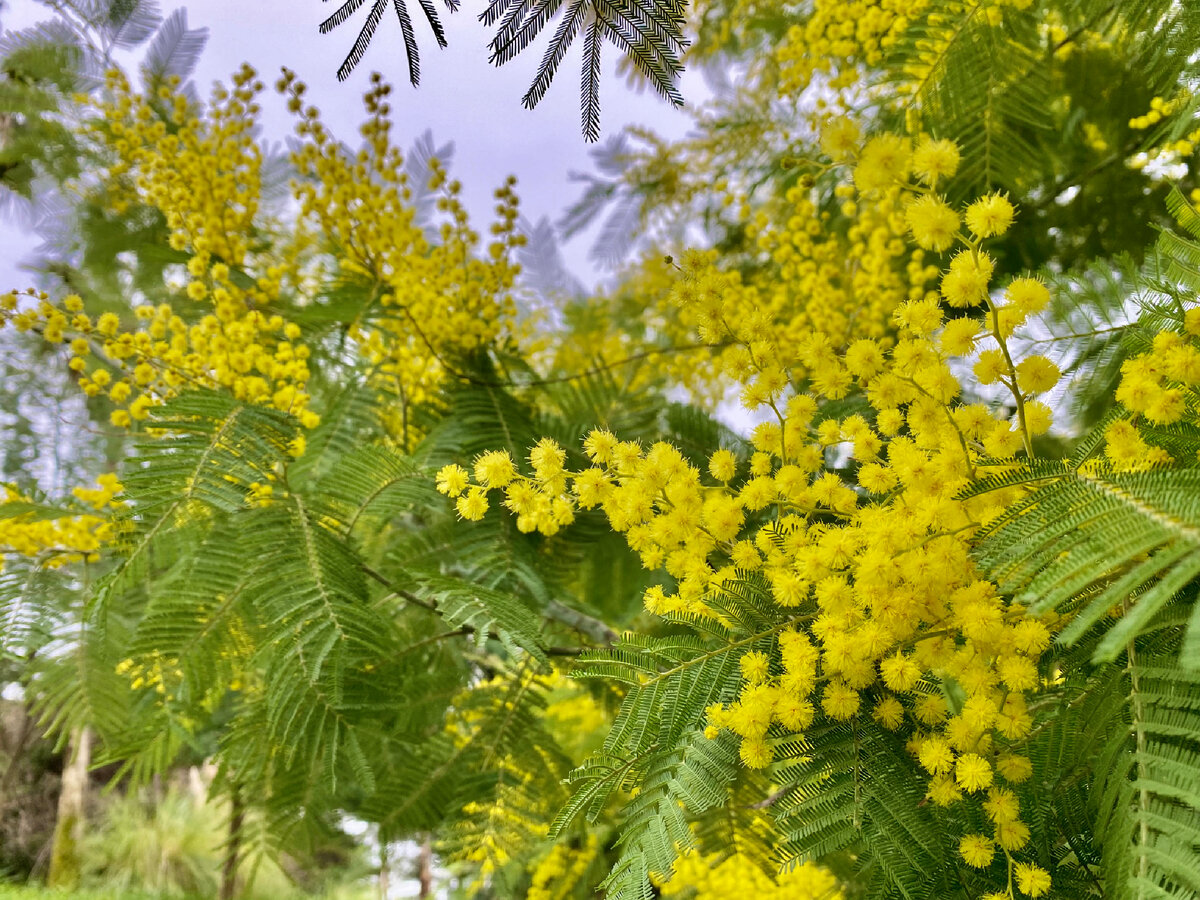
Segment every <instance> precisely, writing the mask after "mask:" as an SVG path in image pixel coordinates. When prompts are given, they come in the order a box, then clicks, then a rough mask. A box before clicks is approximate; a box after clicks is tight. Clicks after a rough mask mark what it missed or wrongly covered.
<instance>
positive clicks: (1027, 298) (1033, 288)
mask: <svg viewBox="0 0 1200 900" xmlns="http://www.w3.org/2000/svg"><path fill="white" fill-rule="evenodd" d="M1004 294H1005V296H1006V297H1007V298H1008V302H1009V303H1010V304H1012V305H1013V306H1015V307H1017V308H1018V309H1020V310H1021V311H1022V312H1024V313H1026V314H1027V315H1031V316H1033V315H1037V314H1038V313H1040V312H1041V311H1042V310H1044V309H1045V308H1046V307H1047V306H1049V305H1050V291H1049V290H1047V288H1046V285H1044V284H1042V282H1040V281H1038V280H1037V279H1036V278H1014V279H1013V280H1012V281H1011V282H1010V283H1009V285H1008V287H1007V288H1005V289H1004Z"/></svg>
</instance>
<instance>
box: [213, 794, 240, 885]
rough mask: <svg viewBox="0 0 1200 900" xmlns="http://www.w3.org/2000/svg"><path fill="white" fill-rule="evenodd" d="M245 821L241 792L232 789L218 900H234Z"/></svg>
mask: <svg viewBox="0 0 1200 900" xmlns="http://www.w3.org/2000/svg"><path fill="white" fill-rule="evenodd" d="M245 820H246V806H245V804H244V803H243V802H242V792H241V791H239V790H238V789H237V788H236V787H234V788H233V790H232V792H231V793H230V797H229V840H228V842H227V843H226V844H225V861H224V863H222V865H221V893H220V894H219V895H218V896H219V897H220V900H234V898H235V897H236V896H237V870H238V857H239V856H241V852H242V825H243V824H244V822H245Z"/></svg>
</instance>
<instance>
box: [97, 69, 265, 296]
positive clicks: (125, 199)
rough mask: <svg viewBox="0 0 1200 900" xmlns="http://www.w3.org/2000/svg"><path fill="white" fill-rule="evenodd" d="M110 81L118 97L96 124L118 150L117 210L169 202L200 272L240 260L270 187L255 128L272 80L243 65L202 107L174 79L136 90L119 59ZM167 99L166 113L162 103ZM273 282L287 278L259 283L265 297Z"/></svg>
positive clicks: (104, 106) (113, 187) (110, 185)
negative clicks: (260, 99) (260, 98)
mask: <svg viewBox="0 0 1200 900" xmlns="http://www.w3.org/2000/svg"><path fill="white" fill-rule="evenodd" d="M173 84H174V85H178V79H175V80H174V81H173ZM106 87H107V92H106V94H107V97H108V99H106V100H104V101H102V102H100V104H99V105H98V107H97V109H96V113H97V115H96V117H95V119H94V120H93V124H92V129H93V131H94V132H95V133H96V134H97V135H98V136H99V137H100V139H101V140H102V141H103V142H104V143H105V144H106V145H107V146H109V147H110V148H111V149H112V150H113V151H115V152H116V155H117V162H116V163H114V164H113V165H112V166H110V167H109V170H108V172H107V173H106V176H107V177H106V179H105V183H106V188H107V190H108V191H109V202H110V203H112V204H114V207H115V210H116V211H117V212H121V211H123V209H124V208H126V205H132V204H142V205H145V206H150V207H153V208H154V209H157V210H159V211H160V212H161V213H162V215H163V217H164V218H165V220H166V223H167V227H168V228H169V229H170V232H171V238H170V243H171V247H172V248H173V249H175V250H180V251H182V250H187V251H190V252H191V253H194V254H195V255H196V256H197V257H198V258H199V259H200V263H198V264H197V265H196V266H195V268H197V269H199V270H200V272H199V273H198V276H197V277H199V276H200V275H203V274H205V269H206V268H207V265H208V263H209V262H210V260H211V261H215V262H220V263H223V264H224V265H226V266H229V267H233V268H235V269H236V268H238V267H241V266H243V265H245V264H246V263H247V261H248V258H249V256H250V242H251V239H252V237H253V228H254V225H255V218H256V213H257V212H258V206H259V202H260V197H261V191H262V184H261V169H262V152H261V150H260V149H259V146H258V143H257V141H256V139H255V135H254V131H255V128H256V125H257V121H258V114H259V105H258V103H257V100H256V97H257V95H258V94H259V93H260V92H261V91H262V90H263V84H262V82H261V81H259V80H258V78H257V73H256V72H255V71H254V69H252V68H251V67H250V66H248V65H243V66H242V67H241V69H240V70H239V71H238V72H237V73H235V74H234V76H233V87H232V89H228V88H226V87H223V86H221V85H218V86H216V87H215V88H214V90H213V95H212V99H211V101H210V102H209V104H208V106H207V108H206V109H203V110H201V111H196V110H193V109H191V108H190V106H191V104H190V103H189V101H188V98H187V97H186V95H184V94H182V93H178V92H176V91H174V90H173V89H172V87H171V86H167V85H164V86H163V87H161V88H159V90H158V92H157V93H156V94H155V95H152V96H147V95H145V94H137V93H134V92H133V90H132V89H131V87H130V84H129V81H128V79H127V78H126V77H125V75H124V73H122V72H121V71H120V70H119V69H113V70H111V71H109V73H108V75H107V79H106ZM164 107H165V108H166V110H167V114H166V115H165V116H164V115H162V114H161V113H160V112H159V111H160V110H161V109H163V108H164ZM194 274H195V273H194ZM266 280H268V281H269V280H270V279H269V277H268V278H267V279H266ZM200 283H201V284H203V283H204V282H203V281H201V282H200ZM272 288H276V289H277V285H270V284H268V285H263V286H256V287H254V288H251V290H250V292H249V293H250V294H251V295H252V297H253V299H254V300H255V301H257V302H259V303H264V302H266V301H267V300H268V299H270V298H271V296H272V295H273V293H274V291H273V290H272ZM194 293H196V294H199V293H200V291H199V289H194ZM192 299H194V300H201V299H203V295H201V296H193V297H192ZM228 302H234V303H236V302H237V301H236V299H231V301H228Z"/></svg>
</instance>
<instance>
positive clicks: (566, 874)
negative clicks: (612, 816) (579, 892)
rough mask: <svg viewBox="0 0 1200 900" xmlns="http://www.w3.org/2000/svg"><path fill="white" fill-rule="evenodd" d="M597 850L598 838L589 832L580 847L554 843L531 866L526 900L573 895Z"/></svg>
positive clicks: (598, 847)
mask: <svg viewBox="0 0 1200 900" xmlns="http://www.w3.org/2000/svg"><path fill="white" fill-rule="evenodd" d="M599 851H600V838H599V837H598V836H597V835H596V833H595V832H594V831H589V832H588V834H587V837H586V838H585V842H584V845H583V846H582V847H572V846H570V845H569V844H565V843H564V844H555V845H554V846H553V847H552V848H551V849H550V852H549V853H547V854H546V855H545V856H544V857H542V859H541V860H540V861H539V862H538V864H537V865H536V866H535V867H534V869H533V878H532V880H531V883H530V885H529V892H528V893H527V894H526V895H525V898H526V900H562V898H566V897H573V896H575V889H576V887H577V886H578V885H579V884H580V883H582V882H583V880H584V878H585V877H586V874H587V870H588V868H589V867H590V866H591V865H592V862H593V861H594V860H595V859H596V855H597V854H598V853H599Z"/></svg>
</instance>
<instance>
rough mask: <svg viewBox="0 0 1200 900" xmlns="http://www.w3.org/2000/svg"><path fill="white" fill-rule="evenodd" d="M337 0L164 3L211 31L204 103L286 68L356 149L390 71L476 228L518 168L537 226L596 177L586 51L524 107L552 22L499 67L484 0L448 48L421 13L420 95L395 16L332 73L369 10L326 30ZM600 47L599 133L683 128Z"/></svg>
mask: <svg viewBox="0 0 1200 900" xmlns="http://www.w3.org/2000/svg"><path fill="white" fill-rule="evenodd" d="M338 2H339V0H329V2H320V0H191V2H188V3H178V2H175V0H162V6H163V11H164V12H170V11H171V10H172V9H175V8H176V7H178V6H185V7H186V8H187V12H188V24H189V26H190V27H192V28H199V27H206V28H208V30H209V40H208V46H207V47H206V49H205V51H204V54H203V56H202V57H201V60H200V64H199V66H198V68H197V71H196V76H195V78H196V82H197V85H198V86H199V88H200V90H201V94H202V95H206V94H207V92H208V89H209V87H210V86H211V83H212V82H213V81H214V80H215V79H218V78H221V79H225V78H227V77H228V75H229V74H230V73H231V72H233V71H234V70H235V69H236V68H237V67H238V66H239V65H240V64H241V63H242V62H243V61H247V62H249V63H251V64H252V65H254V66H255V68H257V69H258V70H259V72H260V73H262V74H263V76H264V79H263V80H264V81H266V82H267V83H268V84H270V83H271V82H273V81H274V79H275V76H276V75H277V74H278V72H279V68H280V66H282V65H286V66H288V67H290V68H292V69H294V70H295V71H296V72H297V73H298V74H299V75H300V77H301V78H302V79H303V80H304V81H306V82H307V83H308V85H309V88H310V94H309V96H310V98H311V100H312V101H313V102H314V103H316V105H317V106H318V107H320V109H321V111H322V113H323V114H324V116H325V120H326V122H327V123H328V124H329V125H330V126H331V127H332V128H333V129H334V131H335V132H337V133H338V135H339V136H340V137H343V138H344V139H346V140H347V141H348V142H350V143H352V144H354V143H357V140H358V135H357V125H358V123H359V121H360V119H361V110H362V107H361V103H360V97H361V95H362V93H363V91H364V90H365V88H366V85H367V79H368V77H369V75H370V73H371V71H372V70H379V71H380V72H382V73H383V74H384V76H385V77H386V78H387V79H388V80H390V81H392V82H393V83H394V84H395V85H396V90H395V91H394V92H393V94H392V107H393V110H394V115H393V117H394V119H395V122H396V125H395V129H394V131H393V134H394V135H395V138H396V140H397V142H398V143H401V144H402V145H403V146H407V145H408V144H409V143H410V142H411V140H412V139H413V138H414V137H416V136H417V135H420V134H421V133H422V132H423V131H425V129H427V128H430V129H432V130H433V134H434V137H435V138H436V139H437V141H438V142H439V144H440V143H444V142H446V141H451V140H452V141H454V143H455V156H454V163H453V169H452V172H453V174H454V175H455V176H456V177H457V178H459V179H460V180H461V181H462V182H463V190H464V197H465V200H466V202H467V205H468V208H469V209H470V211H471V213H472V217H473V221H474V222H475V224H476V225H477V226H479V227H480V228H481V230H482V229H483V228H484V227H485V226H486V224H488V223H489V222H490V214H491V207H492V197H491V192H492V191H493V190H494V189H495V188H496V187H497V186H498V185H499V184H500V183H501V182H502V181H503V180H504V178H505V177H506V176H507V175H509V174H510V173H511V174H515V175H516V176H517V178H518V191H519V193H520V196H521V200H522V210H523V212H524V214H525V215H526V216H528V217H529V218H530V219H531V220H537V219H538V218H540V217H541V216H550V217H551V218H552V219H553V218H557V216H558V215H559V213H561V212H562V210H563V209H564V208H565V206H566V205H567V204H568V203H569V202H570V201H571V200H573V199H574V198H575V197H576V196H578V193H579V188H578V185H576V184H573V183H572V182H571V181H570V179H569V177H568V176H569V173H570V172H571V171H587V170H588V169H589V168H590V163H591V160H590V157H589V152H588V151H589V146H588V145H587V144H585V143H584V142H583V139H582V137H581V136H580V130H579V109H578V98H579V58H580V48H579V47H573V48H572V51H571V53H570V55H569V56H568V58H567V60H566V61H565V62H564V64H563V65H562V67H561V69H560V70H559V74H558V77H557V78H556V79H555V82H554V85H553V86H552V87H551V89H550V92H549V94H548V95H547V96H546V97H545V98H544V99H543V100H542V102H541V104H539V106H538V107H537V109H535V110H533V111H529V110H526V109H525V108H524V107H523V106H522V105H521V96H522V95H523V94H524V92H525V90H526V88H527V87H528V85H529V82H530V80H531V79H532V77H533V71H534V69H535V68H536V65H537V63H538V61H539V60H540V58H541V55H542V53H543V51H544V49H545V44H546V41H547V39H548V37H549V32H550V31H552V30H553V23H552V25H551V27H550V29H548V33H546V34H544V35H543V36H542V38H541V39H540V40H539V41H538V43H537V44H535V45H534V46H533V47H531V48H530V49H529V50H527V51H526V52H525V53H524V54H522V55H521V56H519V57H517V59H515V60H514V61H512V62H510V63H508V64H507V65H505V66H504V67H502V68H499V69H497V68H495V67H493V66H491V65H490V64H489V63H488V61H487V56H488V54H487V40H488V37H489V30H488V29H486V28H484V27H483V25H482V24H480V23H479V22H478V21H477V19H476V18H475V17H476V15H477V13H478V11H479V10H480V9H482V8H483V6H484V2H483V0H465V2H464V3H463V4H462V8H461V9H460V11H459V12H458V13H457V14H454V15H449V14H447V15H446V16H444V19H445V20H446V31H447V36H448V39H449V43H450V46H449V48H448V49H446V50H439V49H438V48H437V45H436V44H435V43H434V41H433V39H432V35H431V34H430V32H429V30H428V28H427V27H424V24H425V23H424V21H423V19H422V18H421V17H420V16H419V15H418V16H415V21H414V24H415V25H416V27H417V30H418V40H419V41H420V43H421V49H422V53H421V75H422V83H421V87H420V88H419V89H417V90H413V89H412V88H411V87H410V86H409V85H408V83H407V74H406V72H407V69H406V66H405V61H404V54H403V50H402V46H403V45H402V43H401V39H400V31H399V26H398V23H397V22H396V19H395V16H394V15H393V14H391V12H390V8H389V13H388V15H386V16H385V17H384V19H383V21H382V22H381V23H380V27H379V30H378V31H377V33H376V36H375V40H374V41H373V43H372V46H371V47H370V49H369V50H368V51H367V55H366V57H365V58H364V59H363V60H362V62H361V63H360V64H359V67H358V69H357V70H356V71H355V72H354V74H353V75H352V76H351V77H350V79H349V80H348V81H346V82H344V83H339V82H338V81H337V78H336V76H335V73H336V72H337V69H338V67H339V66H340V65H341V62H342V59H343V58H344V56H345V54H346V52H347V51H348V50H349V48H350V46H351V45H352V44H353V42H354V39H355V37H356V36H357V33H358V28H359V27H360V26H361V23H362V20H363V17H364V15H365V13H366V7H365V6H364V8H363V9H360V10H359V11H358V13H356V14H355V15H354V16H353V17H352V18H351V19H350V20H349V21H347V22H345V23H344V24H343V25H342V26H341V27H339V28H337V29H335V30H334V31H333V32H332V33H331V34H328V35H321V34H319V33H318V32H317V25H318V24H319V23H320V22H321V20H322V19H324V18H325V17H326V16H328V15H329V14H330V13H331V12H332V11H333V10H334V9H335V8H336V6H337V3H338ZM438 6H439V7H441V6H442V4H440V3H439V4H438ZM443 11H444V10H443ZM47 17H48V16H47V13H46V10H45V8H44V7H43V6H42V5H41V4H40V3H38V2H36V0H6V2H5V9H4V14H3V20H2V21H3V24H4V26H5V27H6V28H14V29H15V28H19V27H22V26H24V25H27V24H30V23H32V22H35V21H38V20H39V19H43V18H47ZM605 51H606V55H605V69H606V74H607V76H608V77H607V79H606V83H605V86H604V90H603V92H602V95H601V100H602V102H603V108H604V113H603V119H602V122H603V128H604V131H603V136H602V138H601V139H602V140H603V139H604V138H605V137H607V136H609V135H612V134H616V133H617V132H618V131H619V130H620V128H621V126H623V125H624V124H627V123H640V124H646V125H651V126H652V127H654V128H655V129H656V130H658V131H659V132H660V133H662V134H665V135H680V134H682V133H684V132H685V131H686V130H687V127H688V122H689V118H688V114H687V113H686V112H680V111H676V110H674V109H672V108H671V107H670V106H668V105H667V104H665V103H662V102H660V101H659V100H658V99H657V98H656V97H655V95H653V93H651V92H648V91H647V92H642V93H637V92H635V91H633V90H631V89H630V88H629V87H628V86H627V85H626V84H625V83H624V81H623V80H621V79H619V78H617V77H616V75H615V68H616V56H615V49H614V48H611V47H609V46H606V47H605ZM683 87H684V94H685V96H687V97H689V98H692V97H694V96H699V93H700V92H702V91H703V86H702V84H701V83H700V79H699V78H698V77H695V78H693V77H690V76H687V75H685V81H684V85H683ZM263 106H264V112H265V132H266V136H267V137H268V138H270V139H274V140H278V139H280V138H282V137H283V136H284V135H285V134H287V133H290V128H291V122H290V117H289V116H288V115H287V114H286V112H285V111H284V109H283V104H282V101H281V99H280V98H278V97H277V95H275V94H273V92H272V93H271V95H270V96H269V97H267V98H266V100H265V101H264V103H263ZM0 241H3V250H0V287H3V288H4V289H6V288H7V287H8V286H13V287H20V286H24V285H25V284H27V283H28V281H29V276H28V275H25V274H22V273H20V272H19V271H18V268H17V265H18V262H19V260H20V259H21V258H23V257H24V256H26V255H27V254H28V253H29V252H30V250H31V249H32V247H33V245H34V242H33V241H32V239H31V238H30V237H29V236H28V235H27V234H24V233H22V232H21V231H20V229H16V228H14V227H12V226H11V225H10V224H9V223H0ZM586 249H587V238H586V237H583V238H578V239H576V241H574V242H572V243H571V244H568V245H567V246H566V247H564V252H565V254H566V256H567V259H568V262H569V263H570V264H571V266H572V268H573V269H574V270H576V272H577V273H578V274H579V275H581V276H583V277H584V279H585V280H586V281H593V280H594V278H595V276H596V273H595V272H594V271H593V270H591V269H590V267H589V266H588V263H587V261H586Z"/></svg>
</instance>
